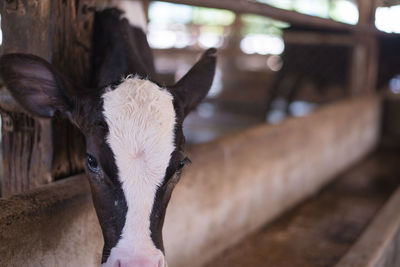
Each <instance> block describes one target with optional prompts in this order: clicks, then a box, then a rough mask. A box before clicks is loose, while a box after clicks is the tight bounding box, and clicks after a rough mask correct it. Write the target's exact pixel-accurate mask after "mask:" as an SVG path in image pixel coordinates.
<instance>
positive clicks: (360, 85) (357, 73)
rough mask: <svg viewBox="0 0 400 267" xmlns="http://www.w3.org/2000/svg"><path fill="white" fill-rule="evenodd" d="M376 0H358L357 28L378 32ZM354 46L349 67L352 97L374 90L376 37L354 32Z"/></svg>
mask: <svg viewBox="0 0 400 267" xmlns="http://www.w3.org/2000/svg"><path fill="white" fill-rule="evenodd" d="M376 6H377V1H376V0H359V1H358V9H359V14H360V16H359V20H358V27H360V28H368V29H371V30H374V31H376V32H379V31H377V30H376V28H375V10H376ZM353 35H354V39H355V40H356V41H355V46H354V48H353V54H352V63H351V67H350V72H351V73H350V91H351V94H352V95H357V94H360V93H364V92H372V91H374V90H375V89H376V88H375V87H376V83H377V77H378V70H377V66H378V43H377V39H376V37H377V36H376V35H369V34H364V33H362V32H357V31H356V32H354V33H353Z"/></svg>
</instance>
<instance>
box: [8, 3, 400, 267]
mask: <svg viewBox="0 0 400 267" xmlns="http://www.w3.org/2000/svg"><path fill="white" fill-rule="evenodd" d="M108 3H109V1H107V0H79V1H78V0H76V1H62V0H56V1H51V0H43V1H39V2H37V1H32V0H7V1H2V2H0V12H1V13H0V15H1V17H0V25H1V31H0V55H1V54H6V53H12V52H23V53H32V54H35V55H39V56H42V57H43V58H45V59H47V60H49V61H50V62H52V63H53V64H55V65H56V66H58V67H59V68H60V69H61V70H63V71H64V72H66V73H68V74H69V75H70V76H72V77H74V78H75V79H76V81H79V83H81V84H87V83H88V82H89V80H88V75H87V73H88V72H90V51H91V50H90V47H91V33H92V32H91V30H92V27H93V15H94V10H96V9H97V10H99V9H102V8H104V7H105V6H106V5H107V4H108ZM142 3H143V6H144V9H145V14H146V16H147V17H146V19H147V22H148V28H147V38H148V41H149V44H150V46H151V47H152V49H153V52H154V58H155V64H156V68H157V71H158V80H159V82H160V83H161V84H163V85H169V84H173V83H174V82H175V81H177V80H178V79H179V78H180V77H182V76H183V74H184V73H186V71H187V70H188V69H189V68H190V66H192V65H193V63H194V62H195V61H196V60H197V59H198V57H199V56H200V55H201V53H202V51H204V50H206V49H207V48H210V47H216V48H217V49H218V65H217V70H216V74H215V77H214V82H213V85H212V88H211V90H210V92H209V94H208V95H207V97H206V99H205V100H204V101H203V102H202V104H201V105H200V106H199V107H198V108H197V110H195V111H194V112H192V113H191V114H190V115H189V117H188V119H187V120H186V121H185V125H184V134H185V136H186V141H187V151H188V154H189V157H190V159H191V161H192V164H191V165H190V166H189V167H188V168H187V169H186V170H185V171H184V173H183V177H182V178H181V181H180V182H179V184H178V185H177V187H176V189H175V191H174V193H173V195H172V198H171V202H170V205H169V207H168V210H167V216H166V220H165V225H164V231H163V234H164V242H165V248H166V257H167V260H168V265H169V266H171V267H184V266H191V267H201V266H204V267H222V266H231V267H241V266H249V267H258V266H274V267H294V266H299V267H304V266H307V267H308V266H309V267H313V266H315V267H317V266H337V267H350V266H376V267H378V266H388V267H389V266H393V267H396V266H400V245H399V242H400V214H399V213H398V212H397V210H398V206H399V205H400V191H399V189H398V188H399V184H400V176H399V175H400V167H399V165H398V159H399V156H400V96H399V94H400V24H399V20H398V17H399V16H400V1H399V0H371V1H370V0H286V1H281V0H257V1H256V0H241V1H233V0H218V1H212V0H202V1H200V0H162V1H148V0H143V1H142ZM0 87H1V90H0V113H1V127H2V134H1V157H2V164H1V175H0V186H1V198H0V266H98V265H99V259H100V257H101V256H100V255H101V249H102V244H103V240H102V235H101V231H100V228H99V225H98V221H97V218H96V214H95V212H94V209H93V204H92V200H91V196H90V189H89V186H88V184H87V180H86V177H85V175H84V174H83V163H82V155H83V154H84V151H83V152H82V149H84V146H83V145H82V143H83V139H82V136H81V135H80V133H79V132H78V131H77V129H75V128H74V127H73V126H72V125H71V124H69V123H68V122H66V121H65V120H62V119H61V118H56V119H53V120H45V119H37V118H33V117H31V116H30V115H29V114H27V113H26V112H25V111H24V110H23V109H22V108H21V107H20V106H19V105H18V104H17V103H16V102H15V100H13V99H12V97H11V96H10V94H9V92H8V91H7V89H6V88H5V87H3V86H2V85H1V81H0ZM71 255H73V257H71ZM27 262H29V264H28V263H27Z"/></svg>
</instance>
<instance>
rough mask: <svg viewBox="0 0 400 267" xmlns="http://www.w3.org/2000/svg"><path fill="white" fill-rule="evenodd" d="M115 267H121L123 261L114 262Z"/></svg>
mask: <svg viewBox="0 0 400 267" xmlns="http://www.w3.org/2000/svg"><path fill="white" fill-rule="evenodd" d="M113 267H121V261H120V260H117V261H116V262H114V264H113Z"/></svg>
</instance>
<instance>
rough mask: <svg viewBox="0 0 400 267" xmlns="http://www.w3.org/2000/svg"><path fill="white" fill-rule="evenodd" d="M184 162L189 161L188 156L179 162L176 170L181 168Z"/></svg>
mask: <svg viewBox="0 0 400 267" xmlns="http://www.w3.org/2000/svg"><path fill="white" fill-rule="evenodd" d="M186 163H191V161H190V159H189V158H188V157H186V158H184V159H183V160H182V161H181V162H179V165H178V171H179V170H182V168H183V167H184V166H185V164H186Z"/></svg>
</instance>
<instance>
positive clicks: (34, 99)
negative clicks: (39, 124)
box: [0, 54, 72, 117]
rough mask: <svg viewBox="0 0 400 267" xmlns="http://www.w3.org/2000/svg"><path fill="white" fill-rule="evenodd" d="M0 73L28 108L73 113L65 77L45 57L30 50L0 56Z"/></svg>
mask: <svg viewBox="0 0 400 267" xmlns="http://www.w3.org/2000/svg"><path fill="white" fill-rule="evenodd" d="M0 76H1V78H2V79H3V82H4V84H5V86H6V87H7V89H8V90H9V91H10V93H11V94H12V96H13V97H14V98H15V99H16V100H17V101H18V103H19V104H21V105H22V106H23V107H24V108H25V109H26V110H27V111H29V112H30V113H32V114H33V115H36V116H40V117H52V116H53V115H54V113H55V112H56V111H60V112H61V113H64V114H65V115H67V116H68V117H70V115H71V112H72V101H71V98H69V97H68V96H67V93H66V92H67V87H68V86H69V84H68V82H67V81H66V79H65V78H64V77H63V76H62V75H61V74H59V73H58V72H57V71H56V69H55V68H54V67H53V66H52V65H51V64H49V63H48V62H47V61H45V60H44V59H42V58H40V57H37V56H34V55H27V54H7V55H4V56H2V57H1V58H0Z"/></svg>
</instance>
